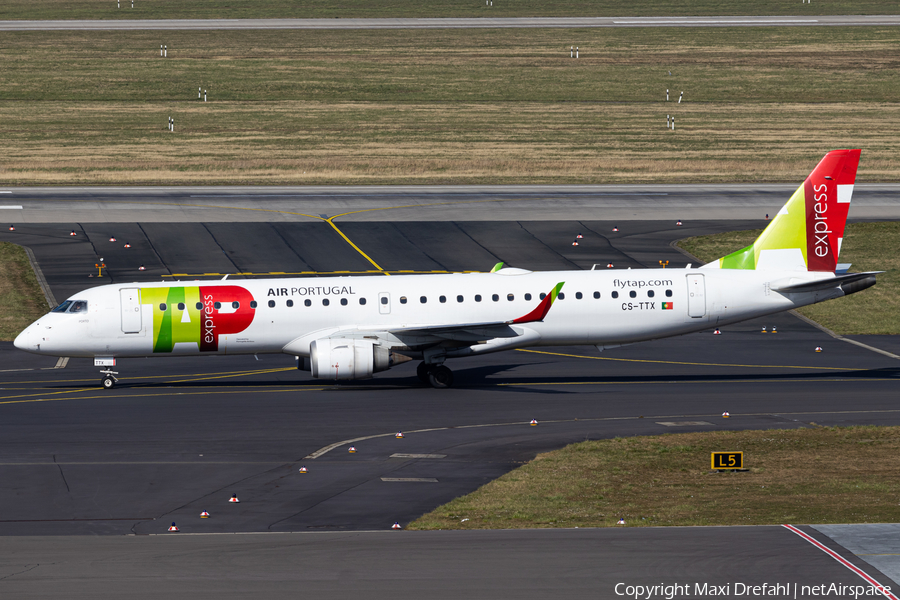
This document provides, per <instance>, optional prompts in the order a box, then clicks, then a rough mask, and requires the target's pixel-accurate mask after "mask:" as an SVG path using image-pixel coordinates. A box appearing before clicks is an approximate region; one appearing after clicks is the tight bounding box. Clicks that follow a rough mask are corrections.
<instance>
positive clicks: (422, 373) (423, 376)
mask: <svg viewBox="0 0 900 600" xmlns="http://www.w3.org/2000/svg"><path fill="white" fill-rule="evenodd" d="M433 368H434V365H429V364H427V363H425V362H420V363H419V366H418V367H416V376H417V377H418V378H419V381H421V382H422V383H429V381H428V372H429V371H431V369H433Z"/></svg>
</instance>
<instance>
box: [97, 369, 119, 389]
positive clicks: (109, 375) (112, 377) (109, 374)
mask: <svg viewBox="0 0 900 600" xmlns="http://www.w3.org/2000/svg"><path fill="white" fill-rule="evenodd" d="M100 374H101V375H103V382H102V385H103V389H104V390H111V389H113V388H114V387H116V384H117V383H119V380H118V379H117V378H116V375H118V374H119V372H118V371H110V370H109V369H104V370H103V371H100Z"/></svg>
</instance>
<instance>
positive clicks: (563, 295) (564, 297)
mask: <svg viewBox="0 0 900 600" xmlns="http://www.w3.org/2000/svg"><path fill="white" fill-rule="evenodd" d="M556 297H557V298H559V299H560V300H565V299H566V295H565V294H563V293H562V292H560V293H559V294H558V295H557V296H556Z"/></svg>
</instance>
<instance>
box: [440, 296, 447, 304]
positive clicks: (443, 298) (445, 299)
mask: <svg viewBox="0 0 900 600" xmlns="http://www.w3.org/2000/svg"><path fill="white" fill-rule="evenodd" d="M438 300H440V301H441V304H444V303H445V302H447V296H441V297H440V298H438Z"/></svg>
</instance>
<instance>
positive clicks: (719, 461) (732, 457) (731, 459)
mask: <svg viewBox="0 0 900 600" xmlns="http://www.w3.org/2000/svg"><path fill="white" fill-rule="evenodd" d="M711 462H712V468H713V469H714V470H721V469H743V468H744V453H743V452H713V453H712V457H711Z"/></svg>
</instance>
